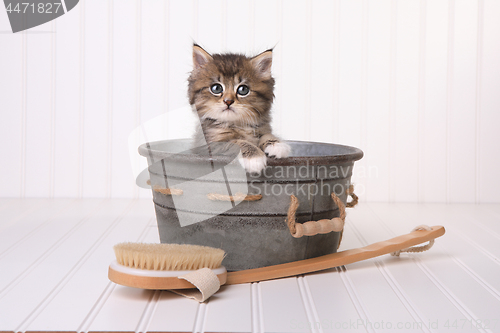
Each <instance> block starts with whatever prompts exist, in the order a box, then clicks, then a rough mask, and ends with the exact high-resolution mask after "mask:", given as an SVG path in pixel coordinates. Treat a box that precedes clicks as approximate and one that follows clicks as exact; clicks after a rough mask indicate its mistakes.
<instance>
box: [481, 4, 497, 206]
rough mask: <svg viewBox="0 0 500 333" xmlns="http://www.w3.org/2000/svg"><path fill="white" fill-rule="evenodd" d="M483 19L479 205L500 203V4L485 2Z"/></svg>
mask: <svg viewBox="0 0 500 333" xmlns="http://www.w3.org/2000/svg"><path fill="white" fill-rule="evenodd" d="M482 9H483V13H482V15H481V16H480V17H482V19H483V22H480V24H482V31H483V41H482V52H481V55H482V57H481V58H480V59H478V61H480V62H481V66H480V69H481V82H480V92H479V96H478V98H479V110H478V112H479V133H478V134H479V138H478V139H479V143H478V147H479V151H478V154H479V157H478V158H479V160H478V163H479V169H478V173H479V179H478V181H479V193H478V200H479V202H499V201H500V192H499V191H498V184H500V173H499V172H498V166H499V161H498V156H497V154H496V152H498V151H500V140H499V139H498V137H499V135H498V124H500V113H499V112H498V110H499V105H500V95H499V94H498V92H499V91H500V62H499V60H498V59H499V58H500V56H499V55H500V43H499V42H498V36H500V22H499V21H498V19H497V18H498V13H500V3H499V2H498V1H491V0H486V1H484V7H483V8H482Z"/></svg>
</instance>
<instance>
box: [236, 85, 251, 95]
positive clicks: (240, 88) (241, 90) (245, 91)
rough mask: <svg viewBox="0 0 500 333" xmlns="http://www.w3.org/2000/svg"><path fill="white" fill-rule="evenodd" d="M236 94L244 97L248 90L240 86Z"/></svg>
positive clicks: (246, 87)
mask: <svg viewBox="0 0 500 333" xmlns="http://www.w3.org/2000/svg"><path fill="white" fill-rule="evenodd" d="M237 92H238V95H241V96H246V95H248V93H249V92H250V88H248V86H245V85H244V84H242V85H241V86H239V87H238V90H237Z"/></svg>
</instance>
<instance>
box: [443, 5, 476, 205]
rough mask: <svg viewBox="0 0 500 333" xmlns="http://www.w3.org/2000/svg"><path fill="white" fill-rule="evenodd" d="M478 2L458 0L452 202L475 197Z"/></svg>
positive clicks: (451, 127)
mask: <svg viewBox="0 0 500 333" xmlns="http://www.w3.org/2000/svg"><path fill="white" fill-rule="evenodd" d="M477 4H478V3H477V1H456V2H455V4H454V5H455V8H454V11H455V17H454V19H455V22H454V40H453V65H452V66H453V69H452V70H453V81H452V88H451V109H450V113H449V119H448V128H449V141H448V151H449V170H448V174H449V183H448V189H449V201H450V202H474V201H475V200H476V186H475V180H476V172H477V170H476V163H475V157H476V155H475V152H476V141H475V140H476V128H475V120H476V118H475V117H476V69H477V68H476V61H477V8H478V6H477Z"/></svg>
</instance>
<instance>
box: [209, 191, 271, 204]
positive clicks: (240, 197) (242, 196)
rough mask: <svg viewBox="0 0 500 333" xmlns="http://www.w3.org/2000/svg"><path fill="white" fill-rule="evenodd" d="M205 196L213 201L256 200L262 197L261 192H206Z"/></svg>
mask: <svg viewBox="0 0 500 333" xmlns="http://www.w3.org/2000/svg"><path fill="white" fill-rule="evenodd" d="M207 198H208V199H210V200H213V201H233V202H234V201H257V200H260V199H262V195H261V194H244V193H239V192H238V193H236V194H235V195H225V194H219V193H208V194H207Z"/></svg>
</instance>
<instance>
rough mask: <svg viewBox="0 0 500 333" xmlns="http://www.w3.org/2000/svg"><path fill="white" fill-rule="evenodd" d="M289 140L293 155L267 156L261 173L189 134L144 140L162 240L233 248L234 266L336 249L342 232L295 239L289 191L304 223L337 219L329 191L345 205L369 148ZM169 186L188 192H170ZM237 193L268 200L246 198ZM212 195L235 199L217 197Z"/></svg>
mask: <svg viewBox="0 0 500 333" xmlns="http://www.w3.org/2000/svg"><path fill="white" fill-rule="evenodd" d="M288 143H289V144H290V146H291V147H292V153H291V156H289V157H288V158H283V159H275V158H268V166H267V167H266V169H265V170H264V171H263V172H262V173H261V174H260V175H251V174H248V173H246V172H245V171H244V170H243V169H242V168H241V166H240V165H239V163H238V160H237V158H236V156H235V154H219V155H216V154H213V153H212V152H210V151H209V150H206V151H207V152H208V153H200V150H199V149H198V150H192V149H191V145H192V143H191V141H190V140H187V139H186V140H167V141H158V142H151V143H146V144H143V145H141V146H140V147H139V153H140V154H141V155H142V156H145V157H147V159H148V164H149V167H148V171H149V177H150V184H151V186H152V187H153V201H154V204H155V211H156V218H157V223H158V228H159V233H160V241H161V242H162V243H178V244H197V245H206V246H212V247H218V248H222V249H224V250H225V251H226V253H227V255H226V258H225V259H224V261H223V265H224V266H226V268H227V269H228V270H230V271H236V270H243V269H250V268H257V267H264V266H269V265H274V264H280V263H285V262H292V261H296V260H301V259H307V258H312V257H317V256H320V255H324V254H329V253H333V252H336V250H337V248H338V244H339V238H340V233H339V232H331V233H328V234H321V235H315V236H304V237H301V238H294V237H292V235H291V234H290V231H289V229H288V226H287V223H286V221H285V220H286V216H287V210H288V207H289V205H290V195H291V194H293V195H295V196H296V197H297V198H298V199H299V202H300V206H299V208H298V210H297V213H296V216H297V222H298V223H303V222H306V221H317V220H320V219H331V218H333V217H338V216H339V211H338V207H336V205H335V204H334V203H333V201H332V198H331V196H330V194H331V192H334V193H335V194H336V195H337V196H338V197H339V198H340V199H341V200H342V201H343V202H344V204H345V203H346V201H347V194H346V192H347V189H348V188H349V186H350V185H351V175H352V170H353V166H354V162H355V161H357V160H359V159H361V158H362V156H363V152H362V151H361V150H359V149H357V148H354V147H349V146H342V145H335V144H327V143H315V142H301V141H288ZM201 151H204V150H203V149H202V150H201ZM165 189H170V190H181V191H182V194H179V193H177V195H175V194H174V195H170V194H165V193H168V192H166V191H165ZM236 193H243V194H248V195H251V196H253V197H254V198H255V197H256V196H257V197H260V196H261V198H260V199H258V200H255V201H244V200H241V196H240V197H238V196H237V195H236ZM211 194H217V195H219V196H225V197H226V198H229V200H225V201H217V200H216V201H214V200H213V198H212V199H210V195H211ZM243 197H244V195H243ZM238 198H239V199H238ZM231 199H232V200H231Z"/></svg>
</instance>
